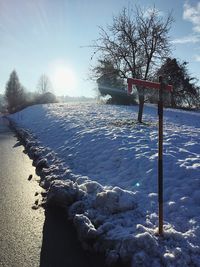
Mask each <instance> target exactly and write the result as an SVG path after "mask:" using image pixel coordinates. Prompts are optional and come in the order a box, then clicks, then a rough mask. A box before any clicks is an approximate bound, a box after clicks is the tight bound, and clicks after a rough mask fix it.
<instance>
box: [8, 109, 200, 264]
mask: <svg viewBox="0 0 200 267" xmlns="http://www.w3.org/2000/svg"><path fill="white" fill-rule="evenodd" d="M136 114H137V107H122V106H104V105H95V104H52V105H38V106H32V107H29V108H27V109H25V110H23V111H21V112H18V113H16V114H14V115H11V116H10V118H11V119H12V120H13V121H14V122H15V123H16V124H17V126H18V128H21V129H23V131H21V134H22V135H23V137H24V138H25V139H26V142H25V145H26V148H27V149H28V150H29V153H30V155H31V156H32V157H33V159H34V162H35V164H36V166H38V167H40V168H42V171H43V179H42V181H41V185H42V186H43V187H45V188H49V194H48V197H47V201H48V203H50V204H53V203H57V204H59V205H62V206H64V207H66V210H67V212H68V215H69V218H70V219H72V220H73V221H74V224H75V226H76V227H77V230H78V233H79V237H80V239H81V241H82V243H83V245H84V246H85V247H86V248H88V249H95V250H97V251H103V252H106V253H107V261H108V263H112V262H115V261H117V260H119V259H122V260H123V261H131V262H132V266H134V267H135V266H147V267H148V266H155V267H156V266H181V267H182V266H200V247H199V246H200V113H195V112H186V111H180V110H179V111H177V110H165V112H164V118H165V123H164V124H165V125H164V220H165V222H164V237H163V238H161V237H158V236H157V234H156V233H157V226H158V214H157V210H158V204H157V198H158V196H157V141H158V140H157V135H158V134H157V109H156V108H155V107H153V106H146V107H145V116H144V120H145V122H146V124H144V125H138V124H136V123H133V121H134V119H135V118H136Z"/></svg>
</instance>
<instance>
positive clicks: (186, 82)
mask: <svg viewBox="0 0 200 267" xmlns="http://www.w3.org/2000/svg"><path fill="white" fill-rule="evenodd" d="M187 64H188V63H187V62H183V63H180V62H179V61H178V60H177V59H176V58H173V59H171V58H167V60H166V61H165V63H164V64H163V65H162V66H161V68H160V69H159V71H158V76H159V75H162V76H163V78H164V79H165V81H166V82H167V83H168V84H171V85H173V91H172V93H171V99H170V102H171V103H169V104H170V106H171V107H174V108H176V107H189V108H191V107H194V106H197V102H198V96H199V92H198V91H199V88H198V87H197V86H196V79H195V78H194V77H191V76H190V75H189V73H188V69H187Z"/></svg>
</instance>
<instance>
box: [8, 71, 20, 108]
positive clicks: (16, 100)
mask: <svg viewBox="0 0 200 267" xmlns="http://www.w3.org/2000/svg"><path fill="white" fill-rule="evenodd" d="M5 99H6V101H7V105H8V111H9V112H10V113H13V112H15V111H17V110H19V109H20V108H22V106H23V104H24V101H25V93H24V89H23V87H22V86H21V84H20V82H19V78H18V75H17V72H16V71H15V70H14V71H13V72H12V73H11V74H10V78H9V80H8V82H7V84H6V90H5Z"/></svg>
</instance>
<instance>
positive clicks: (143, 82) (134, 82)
mask: <svg viewBox="0 0 200 267" xmlns="http://www.w3.org/2000/svg"><path fill="white" fill-rule="evenodd" d="M127 83H128V94H131V92H132V85H138V86H141V87H144V88H154V89H159V101H158V117H159V126H158V205H159V211H158V214H159V235H162V234H163V91H164V90H168V91H170V92H171V91H172V85H165V84H164V82H163V78H162V77H161V76H160V77H159V83H155V82H150V81H146V80H139V79H133V78H128V79H127Z"/></svg>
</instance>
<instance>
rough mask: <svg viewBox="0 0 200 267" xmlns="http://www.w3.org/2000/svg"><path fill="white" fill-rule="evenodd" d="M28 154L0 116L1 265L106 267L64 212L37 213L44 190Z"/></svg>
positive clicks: (18, 266) (20, 266)
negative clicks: (83, 242) (82, 242)
mask: <svg viewBox="0 0 200 267" xmlns="http://www.w3.org/2000/svg"><path fill="white" fill-rule="evenodd" d="M23 150H24V148H23V146H21V145H20V143H19V142H18V141H17V138H16V137H15V136H14V133H13V132H12V131H11V130H10V129H9V128H8V126H6V125H5V121H4V123H3V120H2V119H1V118H0V267H36V266H37V267H98V266H99V267H100V266H101V267H103V266H104V262H103V259H102V257H100V256H99V255H94V254H93V255H91V254H89V253H87V252H85V251H84V250H83V249H82V248H81V246H80V243H79V242H78V240H77V236H76V232H75V229H74V228H73V226H72V225H71V224H70V223H69V222H68V221H67V219H66V217H65V215H64V213H63V212H62V211H61V210H59V209H56V210H55V209H54V210H47V211H46V212H44V210H43V209H42V208H39V209H36V210H34V209H32V206H33V205H34V203H35V201H36V200H37V199H38V196H35V193H36V192H40V191H41V188H40V187H39V185H38V182H37V180H39V177H37V175H36V174H35V168H34V167H33V166H32V161H31V160H30V159H29V158H28V156H27V155H26V154H24V153H23ZM30 175H33V178H32V179H31V180H30V181H29V179H28V178H29V176H30Z"/></svg>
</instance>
